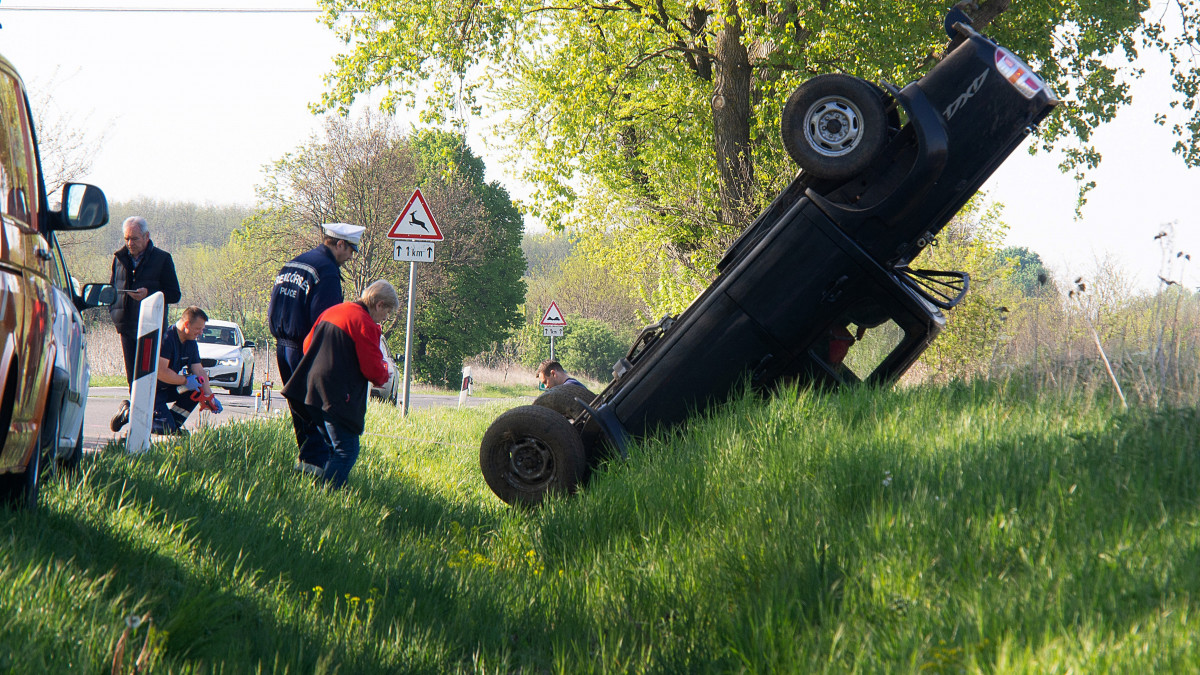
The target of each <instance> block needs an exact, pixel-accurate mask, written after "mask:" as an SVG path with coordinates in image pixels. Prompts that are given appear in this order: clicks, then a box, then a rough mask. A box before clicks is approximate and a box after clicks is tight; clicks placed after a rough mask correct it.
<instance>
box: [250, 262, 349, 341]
mask: <svg viewBox="0 0 1200 675" xmlns="http://www.w3.org/2000/svg"><path fill="white" fill-rule="evenodd" d="M341 301H342V275H341V271H340V270H339V269H338V264H337V260H335V259H334V257H333V251H331V250H329V247H328V246H326V245H324V244H321V245H320V246H318V247H316V248H314V249H313V250H311V251H309V252H307V253H304V254H301V255H299V256H297V257H296V258H295V259H294V260H292V261H291V262H290V263H288V264H286V265H284V266H283V269H281V270H279V274H278V275H276V276H275V286H274V287H272V288H271V304H270V306H268V307H267V316H268V319H269V320H270V324H271V335H274V336H275V339H276V340H278V341H279V344H281V345H283V346H287V347H292V348H294V349H300V348H301V347H302V345H303V343H304V338H305V336H307V335H308V332H309V331H310V330H312V327H313V324H314V323H316V322H317V317H318V316H320V315H321V312H324V311H325V310H327V309H329V308H330V307H333V306H334V305H336V304H339V303H341Z"/></svg>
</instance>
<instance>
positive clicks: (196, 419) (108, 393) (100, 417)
mask: <svg viewBox="0 0 1200 675" xmlns="http://www.w3.org/2000/svg"><path fill="white" fill-rule="evenodd" d="M223 392H224V390H223V389H217V391H216V394H217V398H218V399H219V400H220V401H221V405H223V406H224V407H225V410H224V411H222V412H221V413H220V414H217V413H213V412H210V411H207V410H197V411H195V412H193V413H192V414H191V416H190V417H188V421H187V424H185V425H184V426H185V427H187V428H188V429H196V428H198V427H200V426H202V425H209V426H212V425H217V424H224V423H226V422H230V421H234V420H240V419H247V418H251V417H255V416H259V417H261V416H263V415H268V414H272V413H274V414H286V413H287V403H286V402H285V401H284V400H283V397H282V396H279V394H278V393H276V394H275V396H274V397H273V398H272V401H271V412H270V413H268V412H265V411H259V412H257V413H256V412H255V411H254V397H253V396H234V395H232V394H229V393H223ZM126 398H129V391H128V390H127V389H126V388H125V387H92V388H91V389H90V390H89V392H88V403H87V412H86V414H85V415H84V418H83V448H84V450H96V449H98V448H102V447H104V446H105V445H107V444H108V443H109V441H112V440H113V439H119V438H124V437H125V432H127V431H128V430H129V427H128V426H126V427H125V428H124V429H122V430H121V433H113V432H112V431H111V430H110V429H109V428H108V423H109V420H110V419H111V418H112V416H113V415H115V414H116V412H117V409H118V408H120V407H121V401H123V400H125V399H126ZM494 400H495V399H486V398H474V397H468V398H467V402H466V405H482V404H484V403H488V402H489V401H494ZM456 405H458V395H457V394H413V395H412V403H411V404H409V406H408V407H409V410H410V411H411V410H415V409H419V408H430V407H433V406H456Z"/></svg>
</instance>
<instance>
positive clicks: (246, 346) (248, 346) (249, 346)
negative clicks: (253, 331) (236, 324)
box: [242, 340, 255, 349]
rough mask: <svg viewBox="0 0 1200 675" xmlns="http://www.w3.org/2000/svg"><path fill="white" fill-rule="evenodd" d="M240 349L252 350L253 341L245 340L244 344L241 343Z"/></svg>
mask: <svg viewBox="0 0 1200 675" xmlns="http://www.w3.org/2000/svg"><path fill="white" fill-rule="evenodd" d="M242 348H243V349H254V348H255V347H254V341H253V340H246V341H245V342H243V343H242Z"/></svg>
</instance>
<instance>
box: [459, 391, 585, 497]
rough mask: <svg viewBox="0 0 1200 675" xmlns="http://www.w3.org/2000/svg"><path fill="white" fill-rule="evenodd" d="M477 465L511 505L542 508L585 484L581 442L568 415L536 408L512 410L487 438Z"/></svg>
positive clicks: (498, 495)
mask: <svg viewBox="0 0 1200 675" xmlns="http://www.w3.org/2000/svg"><path fill="white" fill-rule="evenodd" d="M479 467H480V468H481V469H482V470H483V477H484V479H485V480H486V481H487V484H488V487H490V488H491V489H492V492H494V493H496V496H497V497H499V498H500V499H502V500H503V501H504V502H506V503H508V504H513V505H516V504H528V505H534V504H538V503H540V502H541V501H542V499H544V498H545V496H546V495H547V494H551V493H558V494H570V493H573V492H575V489H576V488H577V487H578V486H579V484H580V483H581V482H582V481H583V478H584V476H585V474H586V472H587V459H586V456H585V454H584V449H583V441H582V440H581V439H580V438H579V434H578V433H576V432H575V428H574V427H573V426H571V423H570V422H568V421H567V418H566V417H563V415H562V414H561V413H559V412H557V411H555V410H552V409H550V408H545V407H542V406H537V405H525V406H520V407H518V408H513V409H512V410H509V411H507V412H505V413H504V414H502V415H500V416H499V417H497V418H496V421H494V422H492V425H491V426H490V427H488V430H487V432H486V433H484V435H483V443H482V444H481V445H480V447H479Z"/></svg>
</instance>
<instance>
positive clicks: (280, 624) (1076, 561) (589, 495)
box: [0, 385, 1200, 673]
mask: <svg viewBox="0 0 1200 675" xmlns="http://www.w3.org/2000/svg"><path fill="white" fill-rule="evenodd" d="M503 405H504V404H497V405H494V406H489V407H485V408H477V409H467V410H461V411H460V410H453V409H439V410H430V411H424V410H422V411H417V412H415V413H414V414H413V415H412V416H410V418H408V419H407V420H403V419H400V418H398V417H397V416H396V411H395V410H394V409H392V408H388V407H385V406H379V405H373V406H372V409H371V414H370V419H369V424H368V426H369V432H370V433H372V434H379V435H368V436H366V437H365V441H366V447H365V449H364V452H363V457H362V459H361V460H360V463H359V465H358V466H357V467H356V468H355V472H354V474H353V475H352V478H351V481H352V488H351V489H349V490H347V491H343V492H339V493H332V494H331V493H327V492H324V491H321V490H318V489H315V488H314V487H313V486H311V485H310V484H307V483H306V481H305V480H304V479H302V478H301V477H299V476H297V475H295V474H294V473H293V472H292V471H291V470H290V464H291V462H292V451H291V449H290V448H291V445H292V443H293V440H292V437H291V432H290V429H289V428H288V427H287V426H286V423H285V422H284V421H283V420H279V419H276V420H271V421H263V422H258V423H252V424H242V425H235V426H229V427H224V428H221V429H217V430H211V431H207V432H203V433H198V434H195V435H193V436H192V437H191V438H190V439H188V440H186V441H184V442H183V443H180V444H178V445H176V446H172V447H159V448H157V449H155V450H152V451H151V452H150V453H148V454H146V455H144V456H140V457H129V456H125V455H123V454H120V453H119V452H117V451H115V450H113V449H110V450H107V451H105V452H103V453H102V454H100V455H99V456H98V457H97V458H96V459H94V460H91V461H88V462H86V463H85V467H84V470H83V472H82V474H81V475H79V476H78V477H76V478H74V479H72V480H70V481H63V480H61V479H59V480H58V481H57V482H52V483H51V484H50V485H48V486H47V488H46V490H45V494H44V500H43V508H42V509H41V510H40V512H38V513H36V514H34V515H29V514H25V513H14V512H10V511H7V510H0V524H2V526H3V536H4V541H3V545H0V672H30V673H32V672H56V673H57V672H88V673H94V672H98V671H101V670H104V671H106V672H107V669H108V668H109V665H108V664H109V663H111V659H112V654H113V651H114V647H115V644H116V641H117V638H118V636H119V634H120V630H121V629H122V628H123V627H124V625H125V617H126V616H127V615H130V614H138V615H145V614H150V615H152V617H153V626H154V627H155V632H154V634H153V642H152V644H153V645H154V656H153V658H154V661H155V663H156V666H155V672H292V673H313V672H334V671H335V670H336V671H339V672H343V673H350V672H353V673H371V672H385V673H392V672H413V671H417V672H430V673H440V672H454V671H471V672H512V671H531V672H543V671H550V672H562V673H578V672H588V671H592V672H642V671H647V672H730V671H746V672H759V673H769V672H815V671H830V672H845V671H867V672H889V673H891V672H961V671H974V670H984V671H1003V672H1011V671H1021V672H1053V671H1068V670H1074V671H1077V672H1138V673H1141V672H1155V671H1157V672H1179V671H1186V670H1192V669H1194V668H1195V664H1197V663H1200V653H1198V652H1200V646H1197V644H1196V643H1195V641H1194V639H1193V637H1194V635H1195V634H1196V632H1197V631H1198V630H1200V619H1197V618H1196V615H1193V614H1192V611H1193V610H1194V601H1195V598H1197V597H1200V509H1198V508H1197V503H1198V497H1197V495H1198V489H1200V462H1197V461H1196V455H1197V449H1198V447H1197V444H1198V441H1197V436H1198V434H1197V429H1200V417H1198V415H1197V412H1196V411H1195V410H1194V409H1166V410H1159V411H1154V410H1150V409H1146V408H1136V409H1133V410H1131V411H1130V412H1127V413H1123V412H1120V411H1119V409H1118V408H1116V407H1114V406H1113V405H1111V403H1110V401H1109V399H1108V397H1107V396H1104V397H1097V396H1090V395H1086V394H1082V393H1078V392H1077V393H1074V394H1069V395H1051V394H1041V395H1038V394H1030V393H1027V392H1023V391H1021V390H1020V389H1019V388H1017V387H1015V386H1011V387H1008V388H1005V387H1003V386H1000V385H978V386H953V385H952V386H949V387H945V388H933V387H930V388H924V387H922V388H914V389H910V390H905V391H900V392H895V393H890V392H873V391H866V390H864V391H858V392H848V393H843V394H838V395H834V396H824V395H819V394H814V393H809V392H800V393H791V394H785V395H783V396H781V397H779V398H776V399H774V400H771V401H767V402H763V401H760V400H757V399H754V398H751V397H747V398H743V399H740V400H738V401H736V402H734V403H732V404H730V405H729V406H727V407H726V408H725V409H724V410H723V411H722V412H720V413H719V414H718V415H716V416H715V417H713V418H711V419H708V420H704V421H697V422H694V423H693V424H692V425H691V427H690V430H689V432H688V433H687V434H686V435H677V436H674V437H671V438H666V439H655V440H651V441H648V442H646V443H645V444H643V445H641V446H639V447H636V448H634V449H633V451H632V456H631V458H630V460H629V461H627V462H616V463H613V464H611V465H608V466H606V467H604V468H602V469H601V471H600V472H599V475H598V476H596V478H595V479H594V480H593V482H592V483H591V484H590V485H589V486H588V488H587V489H586V490H584V491H583V492H582V493H581V494H579V495H578V496H576V497H575V498H573V499H568V500H556V501H553V502H551V503H549V504H547V505H546V506H544V507H543V508H541V509H538V510H533V511H521V510H513V509H509V508H507V507H505V506H503V505H502V504H501V503H499V502H498V501H497V500H496V499H495V498H494V497H493V496H492V495H491V493H490V492H489V491H488V490H487V488H486V486H485V485H484V482H483V480H482V477H481V476H480V474H479V471H478V468H477V445H476V444H477V442H478V439H479V437H480V436H481V435H482V433H483V430H484V429H485V428H486V427H487V425H488V424H489V423H490V421H491V420H492V419H493V418H494V417H495V415H496V414H497V412H498V411H499V410H500V409H501V407H502V406H503ZM395 437H400V438H395ZM146 632H147V631H146V628H145V627H144V626H143V627H142V628H139V629H138V631H137V632H136V633H135V634H134V635H133V640H132V646H133V648H134V649H132V651H136V648H140V646H141V644H142V640H143V639H144V636H145V634H146ZM130 658H131V655H128V654H127V656H126V660H127V661H128V660H130Z"/></svg>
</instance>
